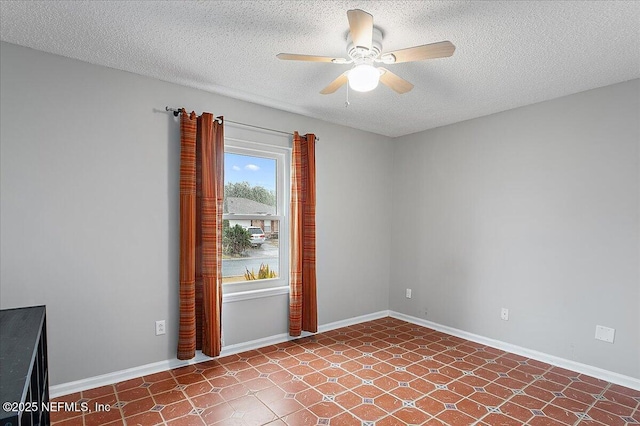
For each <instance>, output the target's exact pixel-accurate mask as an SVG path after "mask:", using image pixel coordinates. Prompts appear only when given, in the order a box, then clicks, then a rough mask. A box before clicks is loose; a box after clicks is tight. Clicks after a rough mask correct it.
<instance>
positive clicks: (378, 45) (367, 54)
mask: <svg viewBox="0 0 640 426" xmlns="http://www.w3.org/2000/svg"><path fill="white" fill-rule="evenodd" d="M380 52H382V31H380V29H379V28H376V27H373V38H372V41H371V49H367V48H366V47H361V46H356V45H355V44H354V43H353V40H352V39H351V34H348V35H347V54H348V55H349V56H350V57H351V59H354V60H356V59H370V60H373V59H375V58H377V57H378V55H380Z"/></svg>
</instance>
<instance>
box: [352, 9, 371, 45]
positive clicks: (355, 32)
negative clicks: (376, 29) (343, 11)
mask: <svg viewBox="0 0 640 426" xmlns="http://www.w3.org/2000/svg"><path fill="white" fill-rule="evenodd" d="M347 18H348V19H349V31H350V32H351V40H352V41H353V44H354V45H355V46H356V48H358V47H361V48H364V49H367V50H371V44H372V42H373V15H371V14H369V13H367V12H365V11H364V10H360V9H352V10H348V11H347Z"/></svg>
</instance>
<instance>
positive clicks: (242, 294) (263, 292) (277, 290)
mask: <svg viewBox="0 0 640 426" xmlns="http://www.w3.org/2000/svg"><path fill="white" fill-rule="evenodd" d="M283 294H289V287H288V286H283V287H273V288H265V289H260V290H250V291H239V292H237V293H229V294H223V296H222V303H233V302H240V301H242V300H251V299H262V298H264V297H272V296H280V295H283Z"/></svg>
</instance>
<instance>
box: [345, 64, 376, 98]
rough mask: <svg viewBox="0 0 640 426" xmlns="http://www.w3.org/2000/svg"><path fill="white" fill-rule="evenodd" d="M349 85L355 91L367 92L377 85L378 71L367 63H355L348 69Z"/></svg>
mask: <svg viewBox="0 0 640 426" xmlns="http://www.w3.org/2000/svg"><path fill="white" fill-rule="evenodd" d="M348 78H349V87H351V89H353V90H355V91H357V92H369V91H370V90H373V89H375V88H376V87H378V82H379V81H380V71H378V70H377V69H376V68H374V67H373V66H372V65H369V64H360V65H356V66H355V67H353V69H351V71H349V76H348Z"/></svg>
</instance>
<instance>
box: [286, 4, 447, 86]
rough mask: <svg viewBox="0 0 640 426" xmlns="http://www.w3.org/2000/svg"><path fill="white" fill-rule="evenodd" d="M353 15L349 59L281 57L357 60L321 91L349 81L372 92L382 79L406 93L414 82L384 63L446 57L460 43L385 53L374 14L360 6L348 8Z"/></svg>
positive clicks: (309, 58) (301, 58)
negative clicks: (374, 20) (378, 65)
mask: <svg viewBox="0 0 640 426" xmlns="http://www.w3.org/2000/svg"><path fill="white" fill-rule="evenodd" d="M347 18H348V19H349V35H348V36H347V54H348V55H349V59H345V58H330V57H327V56H312V55H298V54H295V53H279V54H278V55H276V56H277V58H278V59H282V60H286V61H309V62H332V63H334V64H354V66H353V67H352V68H351V69H350V70H348V71H345V72H344V73H342V74H341V75H340V76H339V77H338V78H336V79H335V80H333V81H332V82H331V83H330V84H329V85H328V86H327V87H325V88H324V89H322V90H321V91H320V93H322V94H323V95H327V94H330V93H334V92H335V91H336V90H338V89H339V88H340V87H342V86H343V85H344V84H346V83H347V82H348V83H349V87H351V89H353V90H356V91H358V92H368V91H370V90H373V89H375V88H376V87H377V86H378V82H382V84H384V85H386V86H388V87H390V88H391V89H393V90H395V91H396V92H398V93H400V94H402V93H407V92H408V91H410V90H411V89H413V84H411V83H409V82H408V81H406V80H405V79H403V78H400V77H398V76H397V75H395V74H394V73H392V72H391V71H389V70H388V69H386V68H383V67H374V66H373V64H374V63H376V62H378V63H380V62H381V63H383V64H385V65H391V64H398V63H401V62H413V61H422V60H424V59H434V58H445V57H448V56H451V55H453V52H454V50H455V49H456V47H455V46H454V45H453V43H451V42H450V41H441V42H438V43H431V44H424V45H421V46H414V47H409V48H406V49H401V50H396V51H393V52H388V53H382V31H380V29H379V28H376V27H374V26H373V15H371V14H369V13H367V12H365V11H364V10H360V9H352V10H349V11H347Z"/></svg>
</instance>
